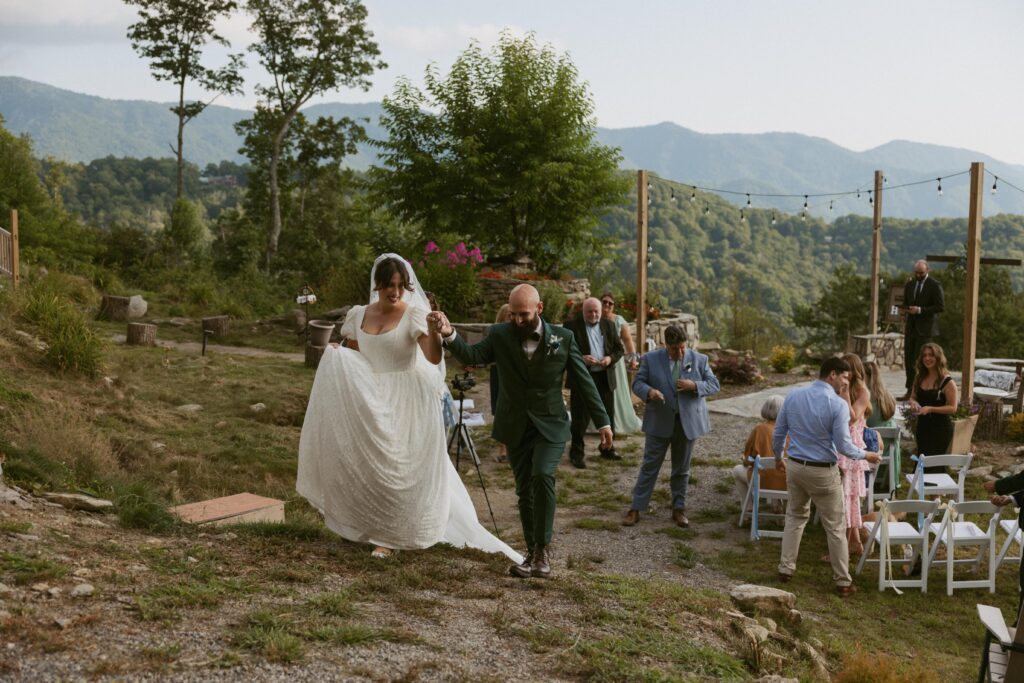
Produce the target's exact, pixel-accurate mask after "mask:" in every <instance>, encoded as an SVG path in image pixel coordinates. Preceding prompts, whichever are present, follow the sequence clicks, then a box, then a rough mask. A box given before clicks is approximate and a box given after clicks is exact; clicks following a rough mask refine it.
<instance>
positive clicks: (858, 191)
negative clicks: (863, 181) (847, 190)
mask: <svg viewBox="0 0 1024 683" xmlns="http://www.w3.org/2000/svg"><path fill="white" fill-rule="evenodd" d="M857 199H860V188H859V187H858V188H857Z"/></svg>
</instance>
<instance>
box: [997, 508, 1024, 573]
mask: <svg viewBox="0 0 1024 683" xmlns="http://www.w3.org/2000/svg"><path fill="white" fill-rule="evenodd" d="M1019 515H1020V510H1018V509H1014V512H1013V519H1001V520H999V528H1000V529H1002V530H1003V532H1004V533H1005V534H1006V540H1005V541H1003V547H1002V548H1000V549H999V555H998V556H997V557H996V566H997V567H998V566H999V565H1001V564H1002V563H1003V561H1004V560H1007V559H1008V560H1009V561H1010V562H1020V561H1021V557H1022V556H1024V532H1022V531H1021V529H1020V523H1019V522H1018V521H1017V520H1018V519H1020V517H1019ZM1014 543H1016V544H1017V553H1016V554H1015V555H1012V556H1010V557H1007V555H1008V553H1009V552H1010V546H1011V545H1013V544H1014Z"/></svg>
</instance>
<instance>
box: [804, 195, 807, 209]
mask: <svg viewBox="0 0 1024 683" xmlns="http://www.w3.org/2000/svg"><path fill="white" fill-rule="evenodd" d="M804 213H807V195H804Z"/></svg>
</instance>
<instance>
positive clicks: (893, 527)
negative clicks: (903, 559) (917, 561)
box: [864, 522, 938, 544]
mask: <svg viewBox="0 0 1024 683" xmlns="http://www.w3.org/2000/svg"><path fill="white" fill-rule="evenodd" d="M931 526H932V527H938V524H932V525H931ZM864 528H865V529H866V530H867V532H868V533H869V534H870V533H871V530H872V529H874V528H875V522H864ZM932 533H934V530H933V531H932ZM920 540H921V532H920V531H918V530H917V529H916V528H915V527H914V525H913V524H911V523H910V522H889V542H890V543H895V544H902V543H909V542H911V541H920Z"/></svg>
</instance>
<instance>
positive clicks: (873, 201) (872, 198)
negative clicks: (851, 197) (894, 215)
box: [868, 190, 875, 206]
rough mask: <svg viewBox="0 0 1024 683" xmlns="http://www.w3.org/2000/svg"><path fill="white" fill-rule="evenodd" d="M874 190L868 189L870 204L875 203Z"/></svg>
mask: <svg viewBox="0 0 1024 683" xmlns="http://www.w3.org/2000/svg"><path fill="white" fill-rule="evenodd" d="M872 192H874V190H868V206H874V205H875V198H874V197H872V196H871V193H872Z"/></svg>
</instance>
